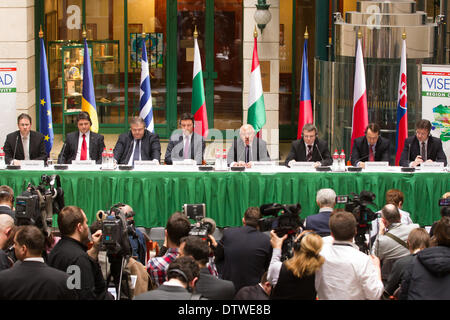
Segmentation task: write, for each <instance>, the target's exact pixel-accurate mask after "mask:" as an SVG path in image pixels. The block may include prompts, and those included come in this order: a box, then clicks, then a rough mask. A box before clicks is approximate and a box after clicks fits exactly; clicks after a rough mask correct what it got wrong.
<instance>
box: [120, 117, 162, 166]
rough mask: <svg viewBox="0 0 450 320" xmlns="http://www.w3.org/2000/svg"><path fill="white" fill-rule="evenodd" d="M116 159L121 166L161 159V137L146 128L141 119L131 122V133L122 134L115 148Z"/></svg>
mask: <svg viewBox="0 0 450 320" xmlns="http://www.w3.org/2000/svg"><path fill="white" fill-rule="evenodd" d="M114 159H115V160H116V161H117V163H119V164H128V165H134V161H136V160H156V161H158V163H159V160H160V159H161V144H160V142H159V136H158V135H157V134H156V133H151V132H150V131H148V130H146V128H145V121H144V119H142V118H141V117H133V118H131V120H130V131H128V132H126V133H122V134H121V135H120V136H119V139H118V140H117V143H116V146H115V147H114Z"/></svg>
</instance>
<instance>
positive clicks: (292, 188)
mask: <svg viewBox="0 0 450 320" xmlns="http://www.w3.org/2000/svg"><path fill="white" fill-rule="evenodd" d="M42 174H47V175H52V174H58V175H59V176H60V178H61V186H62V188H63V190H64V199H65V204H66V205H76V206H79V207H81V208H82V209H83V210H84V212H85V213H86V216H87V218H88V221H89V223H92V222H93V221H95V219H96V213H97V211H98V210H109V208H110V207H111V206H112V205H113V204H115V203H118V202H122V203H126V204H129V205H130V206H132V207H133V209H134V212H135V213H136V215H135V221H136V225H137V226H143V227H146V228H152V227H161V226H165V225H166V221H167V219H168V218H169V216H170V215H171V214H172V213H173V212H175V211H181V210H182V206H183V204H197V203H205V204H206V216H207V217H211V218H213V219H214V220H215V221H216V223H217V226H219V227H226V226H240V225H241V224H242V217H243V215H244V212H245V210H246V209H247V208H248V207H250V206H260V205H262V204H267V203H279V204H296V203H300V205H301V207H302V211H301V217H302V218H305V217H307V216H309V215H311V214H315V213H317V212H318V209H319V208H318V206H317V204H316V201H315V198H316V193H317V191H318V190H319V189H321V188H332V189H333V190H335V191H336V194H337V195H349V194H351V193H352V192H354V193H357V194H359V193H360V192H361V191H362V190H370V191H372V192H374V193H375V195H376V198H375V201H374V204H375V205H374V206H369V208H372V209H373V210H379V209H381V207H382V206H383V205H384V204H385V193H386V191H387V190H389V189H392V188H395V189H399V190H401V191H403V193H404V195H405V201H404V205H403V209H404V210H406V211H408V212H410V214H411V218H412V220H413V221H414V222H416V223H419V224H420V225H421V226H427V225H431V224H432V223H433V222H434V221H436V220H439V219H440V213H439V211H440V207H439V205H438V200H439V199H440V198H441V196H442V195H443V194H444V193H445V192H448V191H450V173H449V172H446V171H443V172H420V171H416V172H415V173H404V172H401V171H400V168H397V167H389V168H388V170H387V171H384V172H364V171H362V172H315V171H308V172H299V171H298V170H293V169H289V168H287V167H283V166H274V167H272V168H269V169H267V168H266V169H247V170H246V171H244V172H234V171H225V172H218V171H206V172H205V171H198V169H197V168H188V169H185V168H181V169H180V168H177V167H174V166H165V165H161V166H155V167H154V169H152V170H151V171H148V170H143V171H138V170H130V171H122V170H114V171H102V170H100V169H99V168H94V169H93V168H88V169H83V170H82V169H80V168H78V169H77V170H73V168H71V167H69V170H60V171H57V170H53V169H52V168H51V167H46V168H44V169H43V170H24V169H20V170H0V185H4V184H6V185H9V186H10V187H11V188H13V190H14V193H15V196H16V197H17V196H18V195H19V194H20V193H21V192H22V191H23V190H25V189H26V187H27V185H28V184H29V183H31V184H33V185H38V184H39V183H40V179H41V176H42ZM337 207H338V208H343V207H344V205H342V204H341V205H337ZM54 220H55V221H56V219H54Z"/></svg>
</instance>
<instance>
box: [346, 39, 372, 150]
mask: <svg viewBox="0 0 450 320" xmlns="http://www.w3.org/2000/svg"><path fill="white" fill-rule="evenodd" d="M368 124H369V116H368V112H367V94H366V76H365V74H364V61H363V55H362V49H361V39H360V38H358V44H357V48H356V61H355V83H354V87H353V114H352V140H351V146H350V153H351V151H352V149H353V140H355V139H356V138H358V137H361V136H363V135H364V131H365V130H366V127H367V125H368Z"/></svg>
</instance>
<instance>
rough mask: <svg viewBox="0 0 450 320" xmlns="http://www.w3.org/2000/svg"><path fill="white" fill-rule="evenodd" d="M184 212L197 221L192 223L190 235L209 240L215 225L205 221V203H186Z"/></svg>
mask: <svg viewBox="0 0 450 320" xmlns="http://www.w3.org/2000/svg"><path fill="white" fill-rule="evenodd" d="M182 212H183V214H184V215H186V216H187V217H188V218H189V219H192V220H195V223H194V224H192V225H191V229H190V230H189V235H190V236H197V237H200V238H202V239H203V240H207V241H208V242H209V238H208V236H209V235H210V234H212V232H213V228H214V226H213V225H212V224H211V223H210V222H207V221H203V219H204V218H205V215H206V206H205V204H204V203H200V204H184V205H183V208H182Z"/></svg>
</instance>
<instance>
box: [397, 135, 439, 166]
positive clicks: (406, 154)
mask: <svg viewBox="0 0 450 320" xmlns="http://www.w3.org/2000/svg"><path fill="white" fill-rule="evenodd" d="M418 155H420V145H419V139H417V137H416V136H411V137H408V138H406V139H405V146H404V147H403V151H402V155H401V157H400V166H402V167H409V163H410V162H412V161H414V160H415V159H416V157H417V156H418ZM427 159H431V160H433V161H438V162H444V166H447V156H446V155H445V153H444V149H443V148H442V141H441V139H439V138H435V137H432V136H429V137H428V144H427Z"/></svg>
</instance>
